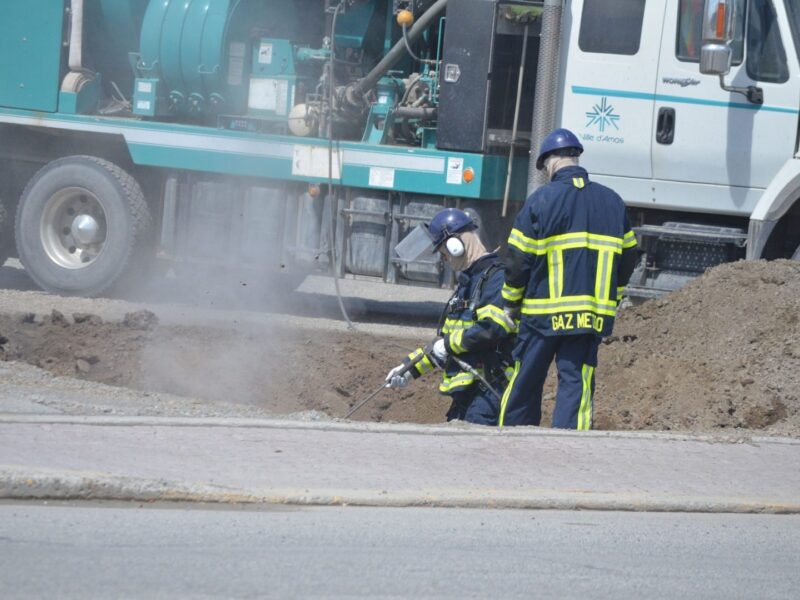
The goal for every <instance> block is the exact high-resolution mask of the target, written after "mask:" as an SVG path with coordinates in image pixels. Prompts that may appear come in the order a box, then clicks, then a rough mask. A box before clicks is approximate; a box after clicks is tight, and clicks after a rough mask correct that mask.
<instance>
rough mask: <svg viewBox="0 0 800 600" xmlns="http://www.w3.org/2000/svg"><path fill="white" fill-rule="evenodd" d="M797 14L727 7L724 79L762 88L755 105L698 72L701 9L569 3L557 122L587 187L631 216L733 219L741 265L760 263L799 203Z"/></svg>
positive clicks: (758, 0)
mask: <svg viewBox="0 0 800 600" xmlns="http://www.w3.org/2000/svg"><path fill="white" fill-rule="evenodd" d="M798 5H800V3H799V2H798V1H797V0H736V9H737V12H736V15H735V23H736V25H735V31H736V36H735V38H734V40H733V42H732V43H731V47H732V48H733V64H732V67H731V70H730V73H729V74H728V75H726V76H725V77H724V80H725V83H726V84H727V85H733V86H737V87H741V88H746V87H748V86H754V87H758V88H760V89H761V90H762V91H763V104H757V103H754V102H751V101H750V100H749V99H748V98H747V97H746V96H745V95H743V94H741V93H736V92H731V91H726V90H725V89H723V88H722V87H721V85H720V78H719V77H717V76H715V75H704V74H702V73H701V72H700V68H699V56H700V47H701V43H702V40H701V39H699V36H700V24H701V20H702V15H703V10H704V3H703V0H660V1H650V2H644V1H639V2H637V1H631V0H607V1H604V2H597V1H596V0H574V1H572V2H568V3H567V4H566V6H565V10H564V16H563V20H562V39H561V49H560V52H561V83H560V102H559V107H560V113H559V116H558V121H559V123H560V124H561V125H562V126H563V127H566V128H568V129H571V130H572V131H574V132H575V133H576V134H577V135H578V137H579V138H580V139H581V140H582V143H583V144H584V147H585V154H584V155H583V157H582V163H583V164H584V165H585V166H586V168H587V169H588V170H589V172H590V173H591V174H592V177H593V179H594V180H595V181H598V182H601V183H603V184H606V185H608V186H610V187H611V188H613V189H614V190H616V191H617V192H618V193H619V194H620V195H622V197H623V198H624V199H625V201H626V203H627V204H628V205H629V206H630V207H632V208H633V209H634V211H632V212H635V209H643V211H644V213H645V214H646V213H647V211H653V210H656V211H669V212H670V213H675V214H679V213H680V216H679V217H678V218H675V219H672V220H676V221H683V222H686V223H691V222H692V213H694V214H695V215H697V216H698V217H701V219H700V220H699V221H697V222H699V223H708V222H709V221H708V217H709V216H711V215H717V216H730V217H739V218H743V219H742V222H741V223H740V224H737V225H738V226H740V227H741V229H742V231H743V232H744V231H745V230H746V229H747V222H748V220H750V221H751V222H750V227H749V229H750V234H749V238H748V239H747V255H748V257H749V258H759V257H761V256H762V254H763V251H764V249H765V246H766V244H767V241H768V238H769V237H770V234H771V233H772V232H773V231H774V230H775V226H776V225H777V224H778V223H779V222H780V221H781V219H783V218H785V217H787V215H788V214H789V213H790V211H791V210H792V209H793V208H795V207H796V206H797V200H798V198H799V197H800V161H798V159H797V140H798V115H799V114H800V60H798V50H799V49H798V46H797V45H798V43H800V34H799V30H800V6H798ZM609 29H612V30H616V31H617V32H618V35H614V36H609V35H608V31H609ZM609 38H611V39H612V40H614V41H613V42H611V43H610V42H609ZM670 119H671V122H670ZM670 126H671V128H672V135H671V136H670V135H668V134H669V133H670V132H669V131H668V130H669V128H670ZM665 135H666V137H665ZM687 213H689V214H687ZM651 222H653V223H655V221H651ZM640 224H642V223H641V222H640ZM725 224H731V223H730V222H728V223H725ZM787 226H788V225H787ZM788 227H789V229H791V226H788ZM784 233H785V234H788V235H790V236H791V235H792V234H793V235H797V234H798V233H800V232H798V231H786V232H783V233H781V235H784ZM743 239H744V238H743ZM792 243H794V242H792Z"/></svg>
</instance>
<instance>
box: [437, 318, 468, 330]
mask: <svg viewBox="0 0 800 600" xmlns="http://www.w3.org/2000/svg"><path fill="white" fill-rule="evenodd" d="M473 325H475V321H462V320H461V319H447V320H445V322H444V325H443V326H442V333H453V332H454V331H459V330H462V329H469V328H470V327H472V326H473Z"/></svg>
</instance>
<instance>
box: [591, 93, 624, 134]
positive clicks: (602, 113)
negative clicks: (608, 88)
mask: <svg viewBox="0 0 800 600" xmlns="http://www.w3.org/2000/svg"><path fill="white" fill-rule="evenodd" d="M593 108H594V110H592V111H591V112H587V113H586V118H587V119H589V122H588V123H587V124H586V126H587V127H591V126H592V125H598V126H599V127H600V133H603V132H604V131H605V130H606V127H608V126H609V125H612V126H613V127H614V129H617V130H619V126H618V125H617V121H619V119H620V116H619V115H618V114H615V113H614V107H613V106H611V105H610V104H609V103H608V98H606V97H605V96H603V99H602V100H600V104H595V105H594V107H593Z"/></svg>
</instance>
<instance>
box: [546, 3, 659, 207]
mask: <svg viewBox="0 0 800 600" xmlns="http://www.w3.org/2000/svg"><path fill="white" fill-rule="evenodd" d="M568 7H569V8H568V9H567V10H568V11H569V12H567V13H566V20H565V25H564V26H565V29H566V31H567V32H568V39H567V41H566V45H567V48H566V52H567V57H568V58H564V59H562V64H564V65H565V75H564V77H565V81H564V88H563V94H564V101H563V108H562V111H563V112H562V114H561V123H562V124H563V126H564V127H566V128H568V129H570V130H572V131H574V132H575V134H576V135H577V136H578V137H579V138H580V140H581V142H582V143H583V145H584V148H585V153H584V155H583V157H582V158H581V163H582V164H584V165H585V166H586V168H587V169H588V170H589V172H590V173H591V174H592V177H593V178H595V179H598V180H601V181H603V182H606V183H608V184H609V185H611V186H612V187H614V189H616V190H617V191H618V192H619V193H620V194H621V195H622V196H623V197H624V198H625V199H626V200H628V199H631V198H635V197H637V196H639V195H640V194H647V198H648V199H649V191H650V184H651V180H650V178H651V176H652V170H651V169H652V163H651V157H650V151H651V143H650V139H651V137H652V134H653V104H654V101H653V94H654V93H655V85H656V71H657V68H658V52H659V42H658V40H660V39H661V28H662V21H663V18H664V5H663V3H661V2H647V3H645V0H604V1H603V2H598V1H597V0H578V1H576V2H572V3H568Z"/></svg>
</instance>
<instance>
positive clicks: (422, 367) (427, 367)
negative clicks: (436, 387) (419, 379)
mask: <svg viewBox="0 0 800 600" xmlns="http://www.w3.org/2000/svg"><path fill="white" fill-rule="evenodd" d="M420 356H422V357H423V358H422V360H419V357H420ZM407 360H408V361H409V362H412V363H413V362H414V361H417V360H419V362H418V363H417V364H415V365H414V368H415V369H416V370H417V373H419V374H420V375H426V374H427V373H431V372H432V371H433V370H434V369H435V368H436V367H435V366H434V365H433V363H432V362H431V360H430V359H429V358H428V357H427V356H425V352H424V351H423V350H422V348H417V349H416V350H414V351H413V352H412V353H411V354H409V355H408V358H407Z"/></svg>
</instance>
